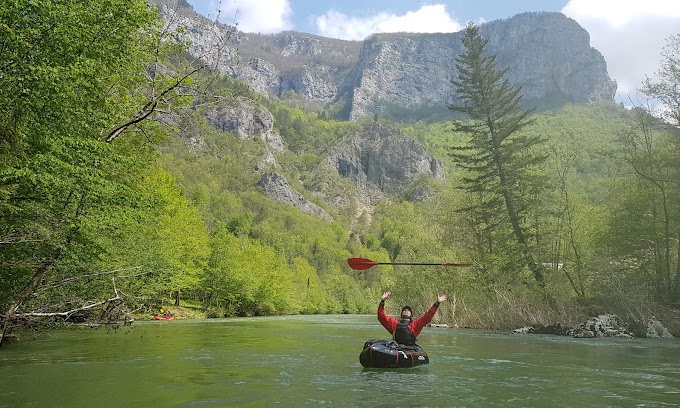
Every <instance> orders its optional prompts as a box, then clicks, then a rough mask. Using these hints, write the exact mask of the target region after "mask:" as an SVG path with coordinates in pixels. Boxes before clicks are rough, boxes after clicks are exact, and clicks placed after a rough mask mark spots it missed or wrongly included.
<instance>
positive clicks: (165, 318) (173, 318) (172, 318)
mask: <svg viewBox="0 0 680 408" xmlns="http://www.w3.org/2000/svg"><path fill="white" fill-rule="evenodd" d="M153 318H154V319H155V320H175V316H168V317H165V316H158V315H156V316H154V317H153Z"/></svg>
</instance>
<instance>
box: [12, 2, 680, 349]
mask: <svg viewBox="0 0 680 408" xmlns="http://www.w3.org/2000/svg"><path fill="white" fill-rule="evenodd" d="M110 13H115V15H116V16H117V18H116V21H115V22H113V21H109V20H108V18H106V17H105V16H107V15H109V14H110ZM0 23H2V24H0V44H7V43H8V41H11V42H12V43H13V44H15V46H13V47H11V48H9V49H7V47H5V51H6V52H2V53H0V158H2V160H1V161H0V220H1V222H0V271H1V272H0V273H1V276H2V279H0V308H1V310H2V337H0V342H1V341H2V340H3V339H6V338H7V337H8V336H9V335H10V333H11V332H12V331H13V330H14V329H15V328H17V327H33V326H34V325H41V324H45V323H47V324H48V325H51V324H54V323H55V322H61V321H64V320H66V321H121V320H129V319H130V318H131V317H132V316H135V317H140V316H148V317H151V316H152V315H153V314H154V313H157V312H158V310H159V309H160V308H161V307H164V308H165V307H168V306H170V307H171V308H172V307H173V306H175V307H180V306H184V305H191V306H192V307H195V308H198V309H200V310H201V311H203V312H204V313H205V315H207V316H210V317H222V316H251V315H275V314H312V313H374V311H375V308H376V306H377V303H378V301H379V298H380V294H381V293H382V291H385V290H391V291H392V292H393V299H394V301H392V302H391V303H390V304H389V305H388V312H393V313H396V312H397V310H398V309H397V308H398V307H399V305H403V304H406V303H408V304H410V305H412V306H413V307H414V312H415V313H418V312H423V311H425V310H426V308H427V307H429V305H430V304H431V303H432V302H433V301H434V300H435V298H436V296H437V294H439V293H446V294H448V295H449V299H450V300H451V301H450V302H449V303H447V304H445V305H443V306H442V308H441V309H440V313H439V314H438V316H437V319H438V321H439V322H442V323H443V322H446V323H449V324H455V325H458V326H461V327H475V328H491V329H508V328H513V327H518V326H523V325H530V324H549V323H554V322H564V323H575V322H579V321H582V319H583V318H584V317H587V316H589V315H592V314H597V313H604V312H614V313H618V314H619V315H621V316H622V317H624V318H625V319H627V320H628V321H629V322H630V323H631V324H633V325H637V326H639V327H644V326H645V325H646V322H647V321H648V320H649V319H650V318H651V317H652V316H653V315H654V316H656V317H657V318H661V319H663V318H664V317H667V316H671V315H672V314H671V312H672V310H673V308H674V307H677V305H678V304H679V303H680V287H679V286H680V285H679V277H680V265H679V262H680V261H679V257H678V250H679V242H680V232H679V231H680V207H678V206H677V205H676V203H677V202H678V199H679V198H680V197H679V194H680V186H679V184H678V180H680V178H679V176H680V173H679V171H680V156H679V155H678V153H679V152H678V147H679V146H678V138H677V134H676V128H674V127H672V126H668V123H669V121H668V119H667V120H666V121H662V120H660V119H658V118H656V117H654V116H653V115H651V114H650V112H647V111H646V110H643V109H625V108H623V107H621V106H617V105H613V104H596V105H568V106H565V107H563V108H561V109H559V110H555V111H545V110H544V111H540V113H534V114H533V116H532V118H533V122H531V124H529V125H528V126H526V127H524V128H523V129H521V131H520V133H519V134H518V135H520V136H522V137H537V138H538V139H541V140H543V143H541V144H539V145H536V146H534V147H532V149H535V150H534V151H533V153H535V154H538V155H542V156H544V157H545V158H546V159H545V161H543V162H542V163H541V164H540V166H536V167H531V168H530V172H529V173H527V174H525V175H526V176H527V177H530V178H531V179H532V180H534V181H540V184H541V189H540V194H539V193H536V192H535V191H521V192H520V193H521V194H523V195H524V196H525V197H526V198H527V199H528V200H529V201H528V202H530V203H531V208H529V209H528V210H527V211H526V212H525V213H524V214H525V216H524V218H523V219H522V220H521V222H522V225H523V227H524V228H525V230H526V231H527V233H528V239H529V240H530V242H531V251H532V256H533V258H534V259H536V261H537V263H538V265H539V266H540V267H541V268H543V277H544V282H543V284H538V283H537V281H536V280H535V279H534V276H535V274H532V271H531V270H530V269H529V268H527V266H526V263H523V260H522V259H520V258H521V256H519V255H518V253H519V252H518V248H517V246H516V243H514V242H513V240H512V239H510V237H511V235H512V234H511V229H510V226H509V224H508V220H507V219H506V218H505V216H504V215H503V214H501V213H488V212H471V211H466V210H465V209H468V208H472V205H473V204H475V203H478V200H479V199H480V197H479V196H478V195H476V194H475V193H474V192H471V191H470V190H466V189H464V188H463V186H464V182H465V179H466V178H469V173H467V171H466V170H465V169H464V168H463V167H461V164H460V162H459V161H457V160H454V156H452V155H451V153H452V150H451V149H452V147H454V146H458V145H461V144H463V143H465V142H466V141H467V140H468V139H469V137H470V135H469V134H466V133H461V132H460V131H456V130H455V129H456V127H455V126H454V123H453V122H452V121H451V120H449V121H438V122H431V121H428V122H425V121H417V122H413V121H411V122H385V121H383V125H384V126H387V127H388V128H392V129H396V130H399V131H403V132H405V133H406V134H407V135H409V136H410V137H412V138H414V139H415V140H417V141H419V142H420V143H422V144H423V145H424V146H426V147H427V149H429V150H430V151H431V152H432V153H433V154H434V155H435V156H436V157H437V158H438V159H439V160H441V161H442V163H443V164H444V166H445V168H446V177H447V179H446V182H445V183H443V184H442V183H439V182H437V181H435V180H431V179H427V178H423V179H421V180H418V181H417V182H415V183H414V184H413V185H412V186H411V187H410V188H412V189H419V188H422V186H423V185H425V186H427V191H430V192H431V193H430V194H428V195H427V196H426V197H425V198H424V199H422V200H421V201H409V200H408V198H409V197H411V196H412V195H411V194H409V191H406V192H404V193H403V194H402V195H401V196H384V197H380V198H379V200H377V202H375V203H373V204H372V205H371V207H370V208H369V210H368V211H363V212H362V211H358V210H357V208H356V206H355V204H352V203H355V202H356V201H353V200H354V199H356V198H357V197H358V196H359V193H358V192H357V190H356V187H355V186H354V185H352V183H351V182H350V181H348V180H347V179H344V178H343V177H342V176H340V175H339V174H337V173H334V172H332V171H331V170H329V169H328V168H327V167H324V166H322V163H323V161H324V159H325V158H326V155H327V154H328V152H329V151H330V150H331V149H332V148H333V147H334V146H336V145H338V144H340V143H342V141H343V140H344V138H345V137H347V136H348V135H350V134H352V133H353V132H356V131H357V130H358V129H361V127H362V126H363V125H364V123H352V122H342V121H333V120H329V119H327V118H325V115H324V114H323V113H321V112H315V111H313V110H310V109H305V108H304V107H303V106H299V105H297V103H296V102H295V99H294V98H290V99H284V100H279V99H268V98H265V97H263V96H261V95H258V94H256V93H254V92H253V91H252V90H250V88H249V87H248V86H246V85H244V84H242V83H238V82H235V81H232V80H230V79H227V78H223V77H220V76H218V75H216V74H213V73H211V71H210V70H209V67H208V66H207V65H202V63H201V61H200V60H192V59H189V58H188V56H187V55H184V54H182V53H181V49H182V47H181V46H180V45H177V44H173V43H172V42H169V41H167V39H166V38H163V33H164V32H163V30H162V24H161V22H160V20H159V18H158V15H157V14H155V12H153V11H149V10H148V9H147V7H146V4H145V2H143V1H137V0H113V1H109V2H106V3H100V2H96V1H86V2H62V3H54V4H51V5H45V4H43V5H42V6H40V7H39V6H36V5H35V4H34V3H32V2H27V1H21V0H15V1H10V2H5V3H3V4H2V5H0ZM94 27H98V29H97V30H95V29H94ZM675 55H678V54H675ZM666 80H668V79H666ZM649 85H650V86H651V85H653V84H649ZM650 92H651V91H650ZM159 95H163V96H162V97H159ZM239 98H245V99H248V100H251V101H253V102H254V103H256V104H259V105H262V106H263V107H265V108H266V109H267V110H268V111H269V112H271V113H272V115H273V117H274V130H275V132H276V133H278V134H279V135H280V136H281V138H282V139H283V142H284V145H285V147H286V149H285V151H284V152H283V153H280V154H277V155H276V157H275V162H273V163H272V162H264V164H263V157H265V156H266V153H267V149H266V145H265V144H264V143H263V142H262V141H261V140H258V139H244V138H241V137H239V136H238V135H236V134H231V133H226V132H222V131H220V130H218V129H216V128H215V127H213V126H211V125H210V124H209V122H208V120H207V119H206V115H207V114H208V112H209V111H210V110H211V109H214V107H215V106H216V105H219V104H222V105H224V106H227V105H228V106H239V105H238V104H237V103H236V102H235V101H237V100H239ZM437 110H438V111H441V108H437ZM425 116H427V115H425ZM453 117H454V116H453V114H452V119H453ZM373 120H374V121H381V119H380V118H378V117H375V118H373ZM271 170H275V171H277V172H279V173H281V174H284V175H285V176H286V179H287V180H288V182H289V183H290V184H291V186H293V187H294V188H295V189H296V190H297V191H299V192H300V193H302V194H303V195H304V196H305V197H306V198H307V199H309V200H310V201H312V202H314V203H316V204H317V205H319V206H320V207H321V208H323V209H324V210H326V211H327V212H328V213H329V214H330V215H331V216H332V218H333V221H331V222H329V221H325V220H323V219H321V218H319V217H316V216H313V215H309V214H307V213H304V212H302V211H300V210H299V209H298V208H296V207H293V206H291V205H289V204H285V203H283V202H280V201H275V200H272V199H271V198H269V197H268V196H267V195H266V194H265V193H264V191H263V190H262V188H261V187H259V186H258V182H259V180H260V177H261V175H262V173H263V172H264V171H271ZM536 191H538V190H536ZM323 197H343V198H346V199H347V200H346V203H345V204H343V205H338V203H337V202H330V201H327V200H324V199H323ZM348 203H349V204H348ZM351 257H364V258H370V259H372V260H374V261H379V262H471V263H473V266H472V267H468V268H446V267H431V266H394V267H392V266H376V267H373V268H371V269H368V270H366V271H355V270H352V269H351V268H350V267H349V266H348V264H347V259H348V258H351ZM664 323H666V324H668V325H672V324H673V321H665V322H664ZM673 330H675V331H676V332H677V330H678V328H677V327H675V328H673Z"/></svg>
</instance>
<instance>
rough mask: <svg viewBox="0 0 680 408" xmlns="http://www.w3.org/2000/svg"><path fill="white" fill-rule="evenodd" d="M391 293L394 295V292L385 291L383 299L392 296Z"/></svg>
mask: <svg viewBox="0 0 680 408" xmlns="http://www.w3.org/2000/svg"><path fill="white" fill-rule="evenodd" d="M391 295H392V292H385V293H383V295H382V298H381V299H382V300H387V298H388V297H390V296H391Z"/></svg>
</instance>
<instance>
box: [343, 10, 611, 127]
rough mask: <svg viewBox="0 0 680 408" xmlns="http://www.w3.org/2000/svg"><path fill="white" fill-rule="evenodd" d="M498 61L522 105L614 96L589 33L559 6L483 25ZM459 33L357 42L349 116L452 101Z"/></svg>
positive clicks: (376, 37) (384, 36)
mask: <svg viewBox="0 0 680 408" xmlns="http://www.w3.org/2000/svg"><path fill="white" fill-rule="evenodd" d="M480 33H481V34H482V36H483V37H484V38H486V39H487V40H488V45H487V52H488V53H489V54H494V55H496V68H497V69H498V70H501V69H505V68H508V71H507V74H506V77H507V79H508V81H509V82H510V83H511V84H512V85H515V86H521V87H522V94H523V96H524V101H525V103H526V104H527V105H542V106H546V105H548V106H549V105H553V104H558V103H560V102H562V103H563V102H572V103H590V102H595V101H603V100H604V101H613V99H614V95H615V93H616V84H615V82H614V81H612V80H611V79H610V78H609V75H608V73H607V64H606V62H605V60H604V57H603V56H602V54H600V52H599V51H597V50H595V49H594V48H592V47H591V46H590V36H589V34H588V32H587V31H586V30H584V29H583V28H582V27H581V26H580V25H578V23H577V22H576V21H574V20H572V19H570V18H567V17H565V16H564V15H562V14H560V13H523V14H519V15H516V16H514V17H512V18H510V19H507V20H499V21H492V22H489V23H486V24H483V25H482V26H481V28H480ZM463 35H464V33H463V32H458V33H451V34H417V35H416V34H379V35H373V36H371V37H370V38H368V39H367V40H366V41H365V42H364V45H363V47H362V49H361V56H360V58H359V66H358V67H357V72H356V78H357V83H356V86H355V88H354V90H353V98H352V103H351V107H352V108H351V112H350V118H351V119H353V120H356V119H360V118H363V117H370V116H371V115H373V114H375V113H378V114H381V115H382V114H386V113H388V112H389V110H391V109H394V107H395V106H398V107H399V108H401V109H402V110H414V109H423V108H426V107H436V106H443V107H445V106H448V105H449V104H450V103H453V102H456V95H455V93H454V91H453V87H452V85H451V83H450V82H451V80H453V79H455V78H456V77H457V75H458V74H457V71H456V69H455V65H456V62H455V59H456V57H457V56H458V55H460V54H461V53H462V52H463V47H462V43H461V41H462V38H463Z"/></svg>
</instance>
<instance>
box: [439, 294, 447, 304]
mask: <svg viewBox="0 0 680 408" xmlns="http://www.w3.org/2000/svg"><path fill="white" fill-rule="evenodd" d="M445 301H446V295H439V297H438V298H437V302H439V303H441V302H445Z"/></svg>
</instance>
